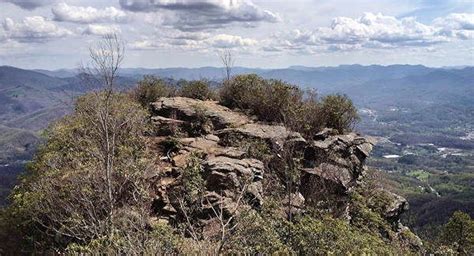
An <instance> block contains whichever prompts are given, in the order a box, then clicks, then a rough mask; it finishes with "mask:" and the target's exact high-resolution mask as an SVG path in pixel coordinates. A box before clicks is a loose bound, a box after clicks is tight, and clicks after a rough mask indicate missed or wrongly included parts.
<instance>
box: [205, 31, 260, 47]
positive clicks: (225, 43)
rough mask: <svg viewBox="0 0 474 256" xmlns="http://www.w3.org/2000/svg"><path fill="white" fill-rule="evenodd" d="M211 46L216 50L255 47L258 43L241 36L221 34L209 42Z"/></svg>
mask: <svg viewBox="0 0 474 256" xmlns="http://www.w3.org/2000/svg"><path fill="white" fill-rule="evenodd" d="M207 42H208V43H209V44H210V45H212V46H213V47H216V48H235V47H244V46H254V45H256V44H257V41H256V40H254V39H250V38H242V37H240V36H234V35H227V34H219V35H216V36H213V37H211V38H210V39H209V40H208V41H207Z"/></svg>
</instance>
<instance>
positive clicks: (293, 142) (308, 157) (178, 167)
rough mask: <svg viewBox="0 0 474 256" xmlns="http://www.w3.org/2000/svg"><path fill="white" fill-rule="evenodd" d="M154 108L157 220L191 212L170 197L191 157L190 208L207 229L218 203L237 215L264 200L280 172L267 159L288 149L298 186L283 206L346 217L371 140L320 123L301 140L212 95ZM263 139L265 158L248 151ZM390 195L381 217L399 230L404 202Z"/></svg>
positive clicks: (278, 157)
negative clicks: (196, 193)
mask: <svg viewBox="0 0 474 256" xmlns="http://www.w3.org/2000/svg"><path fill="white" fill-rule="evenodd" d="M152 108H153V113H154V116H153V117H152V121H153V124H154V126H155V127H156V128H157V129H156V136H155V137H154V138H152V143H151V145H154V146H151V148H152V149H154V150H155V152H157V158H158V160H157V163H158V165H159V168H157V169H160V172H159V173H157V174H155V175H151V176H152V177H153V179H155V180H154V182H153V184H154V186H155V188H154V191H155V199H154V203H153V206H154V208H153V209H154V211H155V213H156V216H157V219H161V220H164V221H176V220H177V219H179V218H181V219H183V218H190V217H189V213H188V214H187V213H186V212H184V213H183V211H185V209H183V208H184V206H183V202H179V201H177V200H176V197H174V196H173V194H175V193H178V192H179V190H180V188H181V187H182V186H183V170H184V169H185V168H187V165H188V163H189V159H190V158H192V157H195V158H196V157H197V158H198V159H199V162H200V164H199V166H200V167H199V168H200V171H199V173H200V176H201V178H202V179H203V181H204V182H203V191H201V192H200V193H201V195H202V197H201V198H200V199H199V200H201V204H200V205H201V207H200V209H197V210H196V209H193V213H192V214H194V215H193V216H196V217H195V218H198V219H199V223H200V227H199V228H201V229H202V230H203V232H204V231H205V233H206V234H208V233H210V234H212V231H209V230H212V228H210V227H211V223H213V219H214V218H216V217H217V216H216V214H215V211H216V209H219V210H221V211H223V212H226V213H227V214H236V213H237V212H238V211H239V210H240V209H245V208H254V209H257V210H258V209H259V208H260V207H261V206H262V204H263V203H264V201H265V191H264V189H263V185H262V184H263V183H264V181H265V179H267V178H268V177H269V176H278V174H276V173H272V172H275V170H274V169H272V164H273V163H275V162H278V161H282V159H284V158H285V157H287V156H285V155H288V152H291V154H292V155H291V156H290V158H294V157H296V155H299V156H301V164H300V165H298V167H297V168H298V179H299V180H298V182H297V183H298V184H299V190H298V191H290V195H288V196H287V197H286V198H285V199H284V200H283V201H284V202H283V204H284V205H287V206H288V205H289V206H290V207H289V209H290V211H291V212H292V213H298V212H303V211H304V209H305V207H310V208H319V209H324V210H325V211H326V212H328V213H330V214H332V215H334V216H336V217H342V218H346V219H350V216H349V208H350V203H351V202H350V193H351V192H352V191H353V190H354V189H355V188H356V187H357V186H358V185H359V184H360V183H362V182H363V180H364V172H365V170H366V167H365V165H364V161H365V160H366V158H367V157H368V156H369V153H370V151H371V150H372V147H373V145H374V142H373V141H372V140H371V139H369V138H365V137H362V136H360V135H358V134H356V133H349V134H344V135H337V132H336V131H334V130H331V129H324V130H323V131H322V132H320V133H319V134H317V135H316V136H314V138H313V139H312V140H305V139H304V138H303V137H302V136H301V135H300V134H299V133H296V132H293V131H290V130H288V129H287V128H285V127H284V126H281V125H276V124H265V123H260V122H258V121H255V120H252V118H250V117H248V116H246V115H244V114H242V113H239V112H236V111H232V110H230V109H228V108H226V107H223V106H221V105H219V104H217V103H216V102H213V101H201V100H195V99H189V98H182V97H175V98H160V99H159V100H158V101H157V102H155V103H153V104H152ZM170 138H172V139H173V140H174V142H173V143H174V144H176V145H175V146H173V147H170V146H166V145H167V144H169V143H164V142H166V141H167V140H169V139H170ZM163 145H165V146H163ZM261 145H264V147H265V149H266V150H267V152H266V154H267V155H268V157H267V158H265V159H262V158H259V157H256V156H255V155H252V154H250V153H249V151H252V150H254V149H256V148H257V147H258V146H261ZM280 178H281V176H280ZM281 182H282V186H285V183H284V182H283V181H281ZM391 195H392V199H393V200H391V201H390V202H387V205H388V206H387V207H386V211H385V213H384V216H383V217H384V218H385V219H386V220H387V221H388V222H390V223H394V225H393V226H394V230H395V231H397V229H401V228H402V227H401V226H400V225H399V216H400V214H401V213H402V212H403V211H404V210H405V209H406V205H407V203H406V201H405V200H404V199H403V198H401V197H399V196H397V195H394V194H391ZM213 212H214V213H213ZM183 215H184V217H183ZM193 218H194V217H193Z"/></svg>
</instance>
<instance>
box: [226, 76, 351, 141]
mask: <svg viewBox="0 0 474 256" xmlns="http://www.w3.org/2000/svg"><path fill="white" fill-rule="evenodd" d="M220 102H221V104H223V105H224V106H227V107H230V108H239V109H242V110H244V111H247V112H249V114H253V115H256V116H257V117H258V119H260V120H262V121H267V122H276V123H283V124H284V125H285V126H287V127H289V128H291V129H292V130H294V131H298V132H300V133H302V134H303V135H304V136H305V137H308V138H311V137H312V136H313V135H314V134H316V133H317V132H319V131H321V129H322V128H324V127H330V128H334V129H337V130H338V131H339V132H340V133H344V132H348V131H351V130H352V128H353V126H354V124H355V122H356V121H357V120H358V116H357V110H356V108H355V107H354V105H353V104H352V101H351V100H350V99H349V98H347V97H346V96H342V95H329V96H326V97H323V99H322V101H321V102H319V101H318V98H317V97H316V94H315V93H314V92H306V93H305V92H304V91H302V90H301V89H300V88H299V87H297V86H294V85H291V84H289V83H286V82H283V81H280V80H273V79H270V80H265V79H263V78H261V77H259V76H257V75H254V74H252V75H239V76H235V77H234V78H232V80H230V81H226V82H225V83H224V85H223V87H222V88H221V91H220Z"/></svg>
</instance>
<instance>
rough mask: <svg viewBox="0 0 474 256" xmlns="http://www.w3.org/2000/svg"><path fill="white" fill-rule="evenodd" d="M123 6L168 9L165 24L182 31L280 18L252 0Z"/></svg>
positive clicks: (147, 1)
mask: <svg viewBox="0 0 474 256" xmlns="http://www.w3.org/2000/svg"><path fill="white" fill-rule="evenodd" d="M120 5H121V6H122V8H124V9H126V10H130V11H134V12H155V11H160V10H167V11H170V12H171V15H170V16H169V17H168V18H167V19H166V22H165V23H164V25H166V26H171V27H174V28H176V29H179V30H181V31H197V30H205V29H215V28H220V27H223V26H225V25H227V24H230V23H244V24H246V25H251V24H252V23H256V22H278V21H279V20H280V17H279V15H278V14H275V13H273V12H271V11H268V10H263V9H262V8H260V7H258V6H257V5H255V4H253V3H252V2H251V1H249V0H120Z"/></svg>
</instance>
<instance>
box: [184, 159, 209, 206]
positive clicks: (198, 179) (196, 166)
mask: <svg viewBox="0 0 474 256" xmlns="http://www.w3.org/2000/svg"><path fill="white" fill-rule="evenodd" d="M182 182H183V188H184V191H185V197H186V198H187V200H188V201H189V202H193V201H196V200H197V199H198V198H199V196H201V194H202V193H203V192H204V189H205V182H204V179H203V178H202V166H201V160H200V158H199V157H197V156H196V155H192V156H191V157H190V158H189V160H188V162H187V164H186V167H185V168H184V169H183V175H182Z"/></svg>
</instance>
